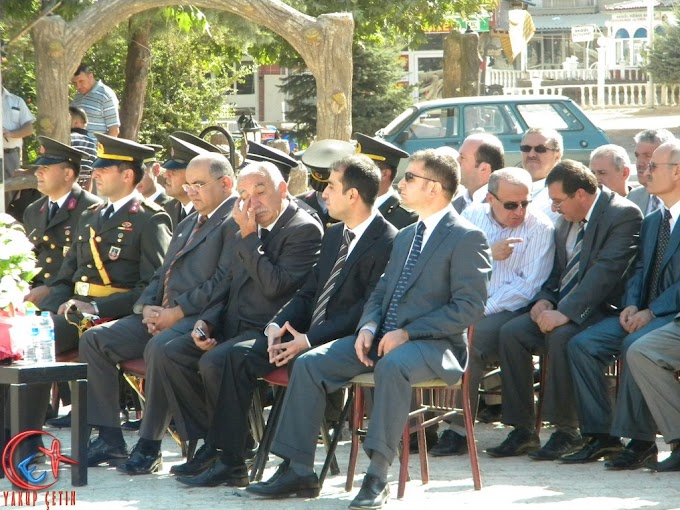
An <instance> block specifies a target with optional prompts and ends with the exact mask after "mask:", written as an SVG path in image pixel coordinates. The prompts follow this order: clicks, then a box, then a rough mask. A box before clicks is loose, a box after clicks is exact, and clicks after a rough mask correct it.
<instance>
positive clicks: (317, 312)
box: [309, 228, 354, 329]
mask: <svg viewBox="0 0 680 510" xmlns="http://www.w3.org/2000/svg"><path fill="white" fill-rule="evenodd" d="M352 239H354V232H352V231H350V230H349V229H347V228H346V229H345V231H344V232H343V237H342V244H340V250H338V258H337V259H336V260H335V264H333V269H331V274H330V276H329V277H328V280H326V284H325V285H324V286H323V291H322V292H321V295H320V296H319V299H317V301H316V307H315V308H314V313H313V314H312V322H311V325H310V326H309V329H312V328H313V327H314V326H318V325H319V324H321V323H322V322H323V321H324V318H325V317H326V307H327V306H328V301H329V300H330V298H331V292H332V291H333V288H334V287H335V283H336V282H337V281H338V277H339V276H340V273H341V272H342V268H343V267H344V266H345V261H346V260H347V252H348V251H349V245H350V244H351V243H352Z"/></svg>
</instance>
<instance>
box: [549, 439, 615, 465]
mask: <svg viewBox="0 0 680 510" xmlns="http://www.w3.org/2000/svg"><path fill="white" fill-rule="evenodd" d="M622 450H623V443H622V442H621V440H620V439H619V438H618V437H612V436H607V437H606V439H604V438H599V437H597V438H596V437H589V438H588V441H587V442H586V444H585V445H583V448H581V449H580V450H577V451H575V452H572V453H567V454H566V455H562V456H561V457H560V460H561V461H562V462H564V463H565V464H586V463H587V462H596V461H598V460H600V459H601V458H602V457H610V456H611V455H613V454H617V453H620V452H621V451H622Z"/></svg>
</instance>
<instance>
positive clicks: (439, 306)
mask: <svg viewBox="0 0 680 510" xmlns="http://www.w3.org/2000/svg"><path fill="white" fill-rule="evenodd" d="M415 231H416V226H415V225H411V226H408V227H406V228H404V229H402V230H401V231H399V233H398V234H397V237H396V238H395V240H394V246H393V248H392V253H391V255H390V260H389V262H388V263H387V268H386V269H385V274H384V275H383V276H382V277H381V278H380V281H379V282H378V285H377V286H376V288H375V290H374V291H373V293H372V294H371V297H370V298H369V299H368V302H367V303H366V306H365V307H364V312H363V315H362V316H361V319H360V320H359V323H358V324H359V329H360V328H361V327H363V326H364V325H366V324H367V323H369V322H374V323H375V324H377V325H380V324H382V322H383V320H384V318H385V315H386V313H387V309H388V306H389V303H390V300H391V298H392V294H394V290H395V288H396V286H397V283H398V281H399V276H400V275H401V273H402V271H403V269H404V265H405V263H406V259H407V257H408V254H409V251H410V249H411V244H412V242H413V238H414V236H415ZM490 277H491V251H490V249H489V245H488V243H487V240H486V236H485V235H484V233H483V232H482V231H481V230H479V229H477V227H475V226H474V225H472V223H470V222H468V221H467V220H465V219H463V218H461V217H460V216H459V215H458V213H456V212H454V211H451V212H449V213H447V214H446V215H445V216H444V217H443V218H442V219H441V221H440V222H439V224H438V225H437V226H436V227H435V229H434V231H433V232H432V234H431V236H430V238H429V240H428V242H427V244H425V246H424V248H423V251H422V253H421V254H420V257H418V261H417V262H416V265H415V267H414V268H413V273H412V274H411V277H410V279H409V280H408V282H407V283H406V290H405V292H404V295H403V297H402V299H401V302H400V305H399V308H398V309H397V327H398V328H401V329H404V330H406V331H407V332H408V335H409V340H445V342H441V343H440V345H442V348H441V352H439V353H437V355H435V356H432V355H430V356H427V357H426V358H425V362H426V363H427V365H428V366H429V367H430V368H432V370H433V371H434V372H435V373H436V374H437V376H439V377H441V378H442V379H443V380H444V381H446V382H447V383H448V384H453V383H454V382H456V381H457V380H458V379H459V378H460V377H461V375H462V373H463V370H464V367H465V366H466V364H467V328H468V327H469V326H470V325H471V324H474V323H475V322H476V321H478V320H479V319H481V318H482V317H483V316H484V303H485V302H486V298H487V291H488V284H489V279H490ZM374 347H377V345H374ZM428 352H430V353H431V352H432V351H428Z"/></svg>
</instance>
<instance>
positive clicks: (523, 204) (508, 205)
mask: <svg viewBox="0 0 680 510" xmlns="http://www.w3.org/2000/svg"><path fill="white" fill-rule="evenodd" d="M489 193H491V192H489ZM491 194H492V195H493V196H494V198H495V199H496V200H498V201H499V202H500V203H501V205H502V206H503V209H507V210H508V211H514V210H516V209H518V208H519V207H521V208H522V209H526V208H527V207H529V204H530V203H531V200H522V201H521V202H503V201H502V200H501V199H500V198H498V196H497V195H496V194H495V193H491Z"/></svg>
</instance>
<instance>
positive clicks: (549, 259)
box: [462, 204, 555, 315]
mask: <svg viewBox="0 0 680 510" xmlns="http://www.w3.org/2000/svg"><path fill="white" fill-rule="evenodd" d="M462 216H463V218H465V219H467V220H468V221H470V222H471V223H472V224H474V225H475V226H476V227H477V228H479V229H480V230H482V231H483V232H484V233H485V234H486V237H487V238H488V239H489V246H493V245H494V244H495V243H496V242H498V241H501V240H503V239H508V238H510V237H517V238H520V239H522V242H521V243H517V244H515V248H514V250H513V252H512V255H510V257H508V258H507V259H505V260H494V261H493V270H492V272H491V282H490V284H489V298H488V299H487V302H486V306H485V308H484V315H491V314H493V313H498V312H503V311H515V310H519V309H520V308H523V307H525V306H527V305H528V304H529V303H530V302H531V300H532V299H533V298H534V296H535V295H536V293H538V291H539V290H540V289H541V286H542V285H543V283H544V282H545V280H546V279H547V278H548V276H549V275H550V271H551V270H552V266H553V257H554V254H555V239H554V231H555V227H554V226H553V222H552V221H550V219H548V218H547V217H546V216H545V215H544V214H542V213H540V212H537V211H536V210H532V209H531V207H530V208H529V209H528V211H527V214H526V218H525V220H524V222H523V223H522V224H521V225H520V226H518V227H515V228H507V227H503V226H501V225H500V224H498V222H497V221H496V220H495V219H494V218H493V216H492V214H491V206H490V205H489V204H476V205H472V206H471V207H468V208H467V209H465V211H463V214H462Z"/></svg>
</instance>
